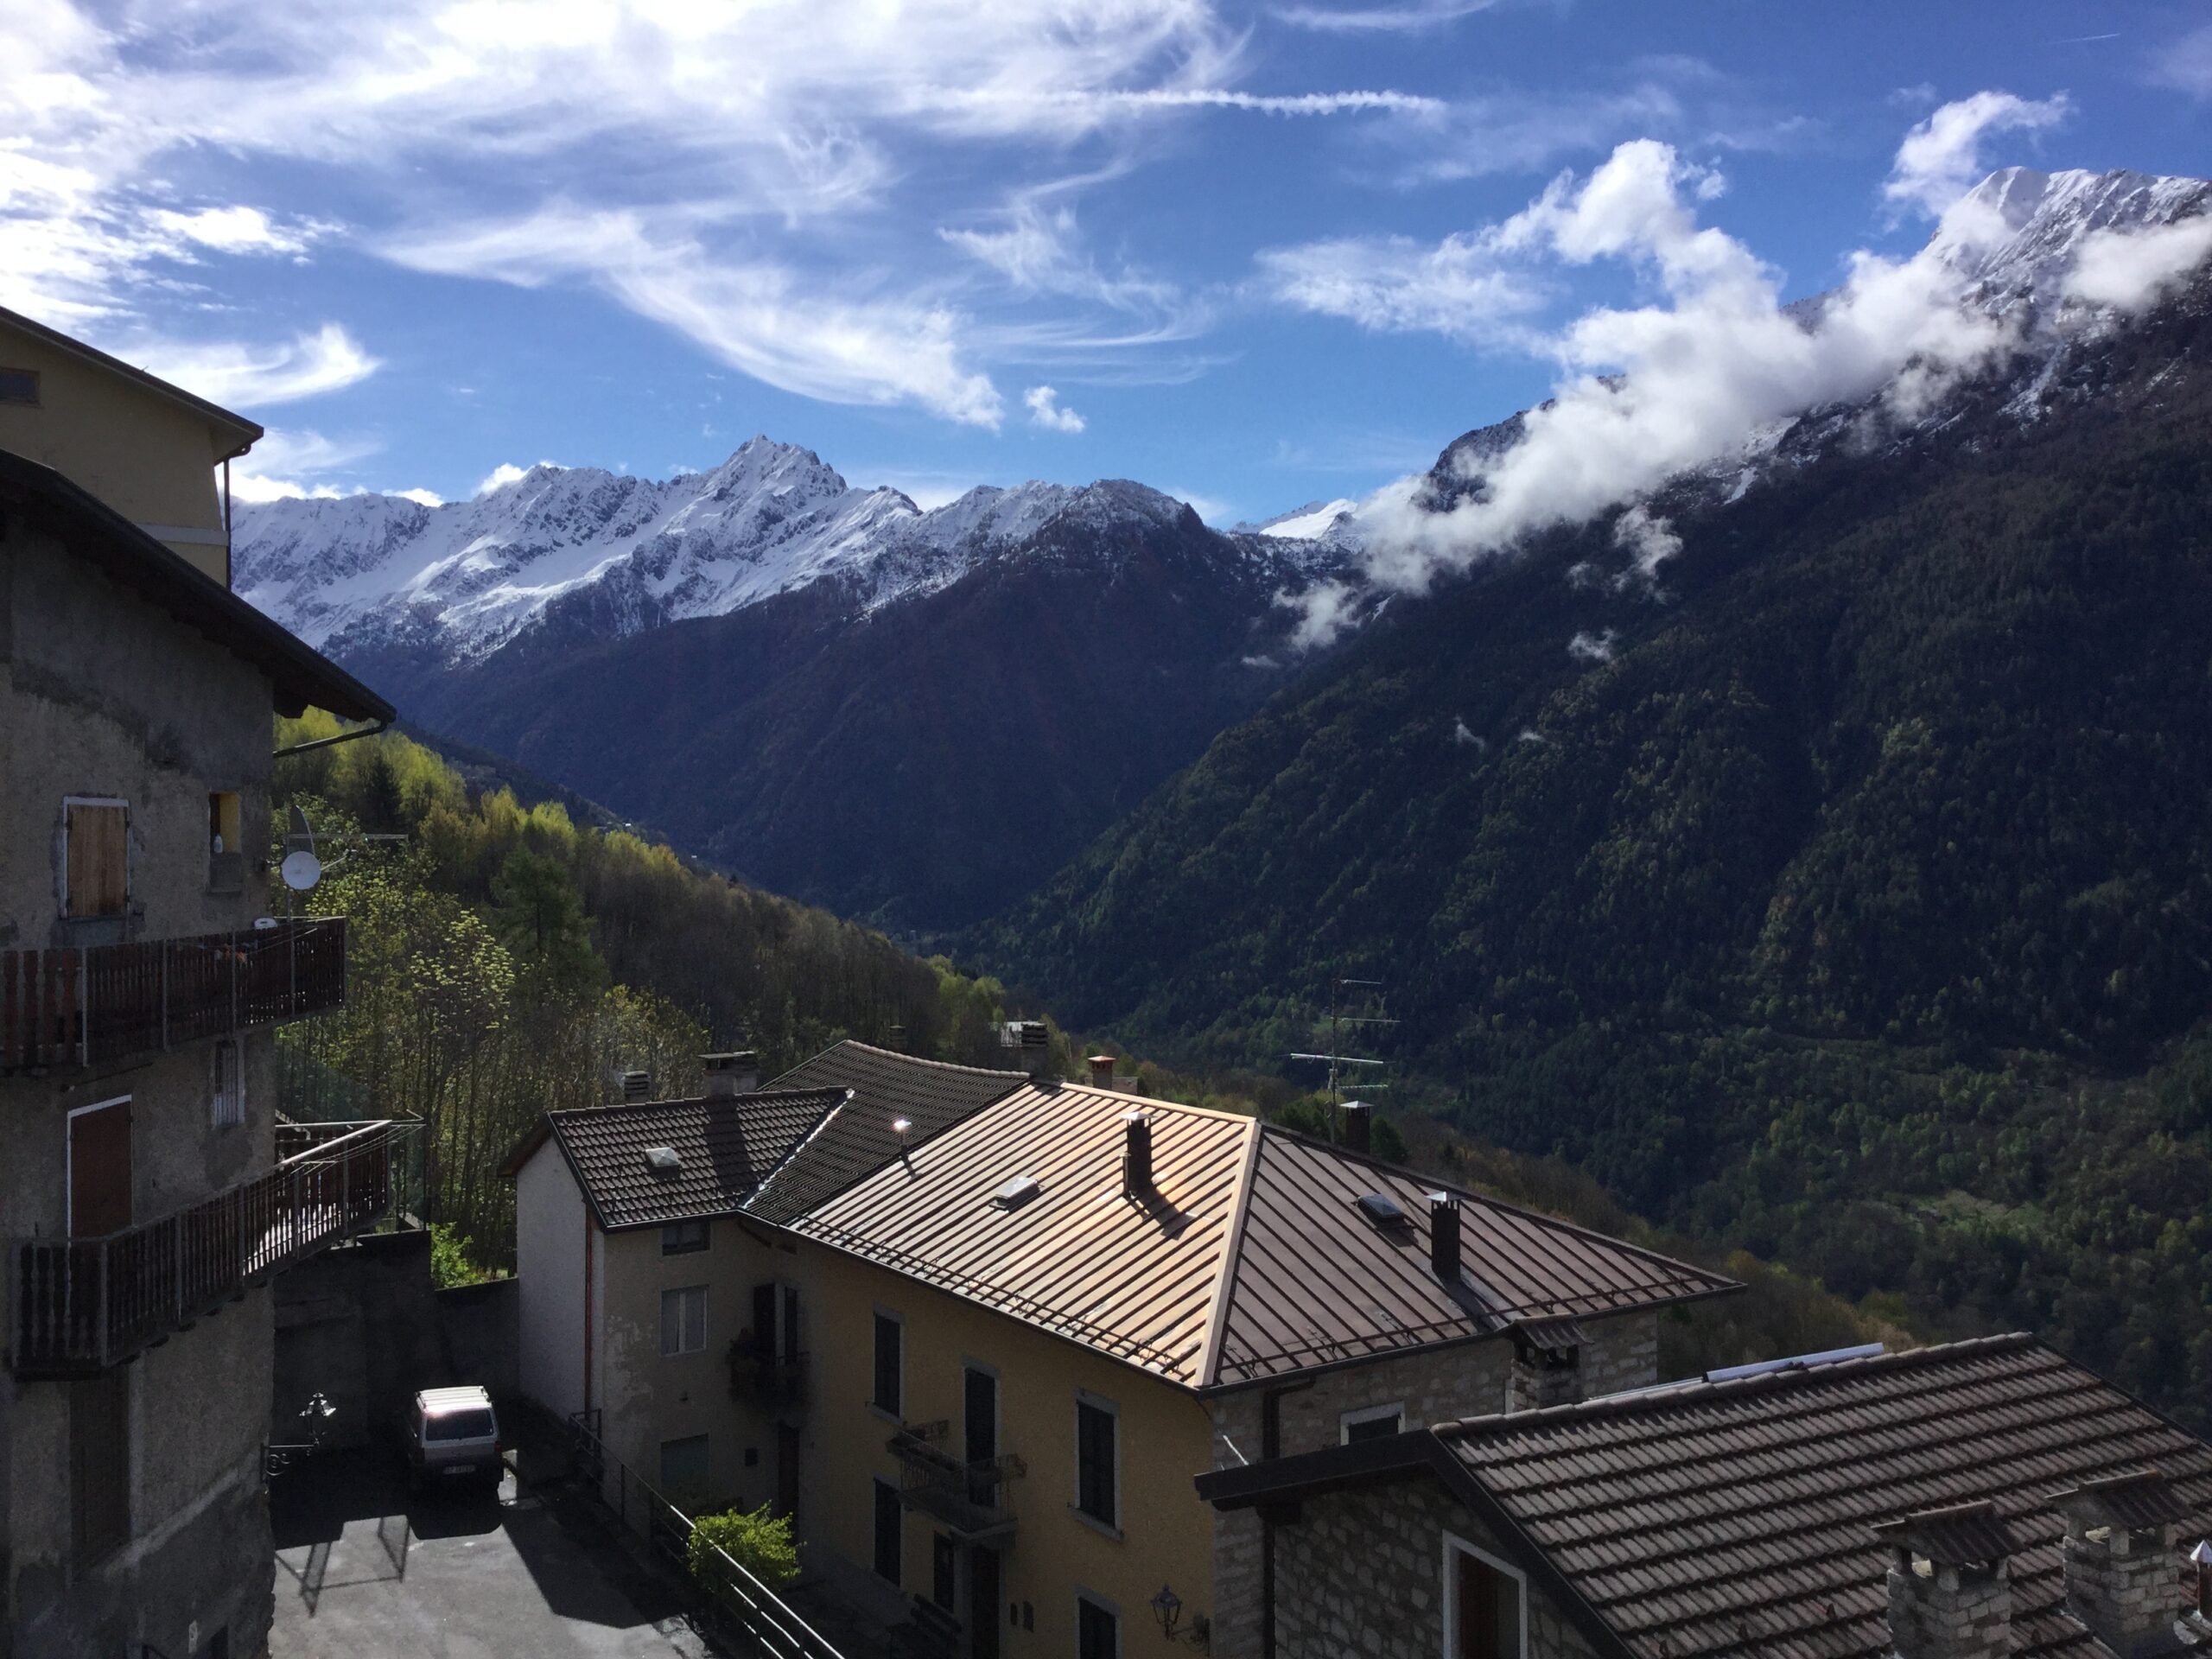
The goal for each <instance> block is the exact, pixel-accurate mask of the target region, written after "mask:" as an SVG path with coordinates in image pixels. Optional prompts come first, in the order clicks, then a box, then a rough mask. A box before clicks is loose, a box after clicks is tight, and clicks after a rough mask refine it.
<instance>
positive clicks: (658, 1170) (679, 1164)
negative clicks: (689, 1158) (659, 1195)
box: [645, 1147, 683, 1175]
mask: <svg viewBox="0 0 2212 1659" xmlns="http://www.w3.org/2000/svg"><path fill="white" fill-rule="evenodd" d="M645 1167H646V1168H647V1169H650V1170H651V1171H652V1173H654V1174H656V1175H673V1174H674V1173H676V1172H677V1170H679V1169H682V1168H683V1155H682V1154H679V1153H678V1152H677V1150H676V1148H675V1147H646V1148H645Z"/></svg>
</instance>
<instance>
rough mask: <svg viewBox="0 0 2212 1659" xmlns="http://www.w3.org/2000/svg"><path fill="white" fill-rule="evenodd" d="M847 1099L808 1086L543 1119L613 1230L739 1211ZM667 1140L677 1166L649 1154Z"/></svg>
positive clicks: (842, 1094) (590, 1199)
mask: <svg viewBox="0 0 2212 1659" xmlns="http://www.w3.org/2000/svg"><path fill="white" fill-rule="evenodd" d="M845 1098H846V1095H845V1091H844V1090H842V1089H805V1090H773V1091H763V1092H761V1093H760V1094H753V1095H738V1096H720V1097H710V1098H705V1099H698V1100H655V1101H645V1102H641V1103H637V1104H634V1105H622V1106H597V1107H593V1108H590V1109H587V1110H583V1111H575V1112H548V1113H547V1114H546V1115H545V1127H546V1128H547V1130H548V1131H549V1132H550V1135H551V1136H552V1138H553V1140H554V1141H555V1142H556V1144H558V1145H559V1147H560V1148H561V1153H562V1155H563V1157H564V1158H566V1159H567V1160H568V1161H569V1169H570V1170H571V1171H572V1172H573V1173H575V1178H576V1185H579V1186H581V1187H582V1189H583V1192H584V1197H585V1198H586V1199H587V1201H588V1202H589V1204H590V1205H591V1207H592V1213H593V1214H594V1216H595V1217H597V1218H598V1221H599V1224H600V1225H601V1226H602V1227H604V1228H606V1229H607V1230H608V1231H610V1232H613V1231H619V1230H621V1229H623V1228H626V1227H651V1226H658V1225H664V1224H667V1223H669V1222H671V1221H685V1220H690V1219H692V1218H694V1217H701V1216H721V1215H731V1214H734V1213H735V1212H736V1211H738V1210H739V1209H740V1208H741V1206H742V1205H743V1204H744V1201H745V1200H746V1198H747V1197H749V1196H750V1195H751V1194H752V1193H753V1191H754V1189H756V1188H757V1187H758V1186H759V1185H760V1183H761V1182H762V1181H763V1180H765V1179H767V1177H768V1176H769V1175H770V1174H771V1173H772V1172H773V1171H774V1170H775V1168H776V1166H777V1165H779V1163H781V1162H782V1161H783V1160H784V1159H785V1157H786V1156H788V1155H789V1154H790V1153H791V1148H792V1147H795V1146H797V1145H798V1143H799V1141H802V1140H803V1139H804V1137H805V1136H806V1135H807V1133H808V1131H809V1130H810V1129H812V1128H814V1126H815V1125H816V1124H817V1123H819V1122H821V1121H822V1119H823V1116H824V1115H825V1114H827V1113H829V1112H830V1111H832V1110H834V1109H836V1108H837V1107H838V1106H840V1105H842V1104H843V1103H844V1101H845ZM659 1147H667V1148H669V1149H670V1150H671V1151H672V1152H673V1153H674V1154H675V1155H676V1163H675V1166H673V1167H670V1168H665V1169H660V1168H656V1167H654V1166H653V1165H652V1163H651V1162H649V1161H648V1160H647V1157H646V1154H647V1153H648V1152H649V1151H652V1150H654V1149H656V1148H659ZM530 1151H531V1148H530V1147H528V1146H525V1147H524V1150H523V1151H522V1152H520V1153H518V1154H517V1157H516V1159H515V1160H513V1162H514V1164H515V1166H519V1164H520V1163H521V1162H522V1161H524V1160H526V1159H527V1158H528V1156H529V1154H530Z"/></svg>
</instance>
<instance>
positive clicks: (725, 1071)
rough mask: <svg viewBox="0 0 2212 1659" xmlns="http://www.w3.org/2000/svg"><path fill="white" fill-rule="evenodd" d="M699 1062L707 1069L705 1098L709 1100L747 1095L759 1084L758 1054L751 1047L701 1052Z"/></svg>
mask: <svg viewBox="0 0 2212 1659" xmlns="http://www.w3.org/2000/svg"><path fill="white" fill-rule="evenodd" d="M699 1063H700V1065H703V1066H704V1067H706V1069H707V1098H708V1099H709V1100H728V1099H731V1098H733V1097H734V1096H738V1095H749V1094H751V1093H752V1092H753V1090H756V1089H758V1088H759V1087H760V1055H759V1054H758V1053H756V1052H753V1050H752V1049H749V1048H741V1049H734V1050H733V1051H731V1052H728V1053H727V1054H702V1055H701V1056H700V1057H699Z"/></svg>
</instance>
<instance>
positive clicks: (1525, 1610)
mask: <svg viewBox="0 0 2212 1659" xmlns="http://www.w3.org/2000/svg"><path fill="white" fill-rule="evenodd" d="M1455 1554H1459V1555H1471V1556H1473V1557H1474V1558H1475V1559H1476V1560H1478V1561H1480V1562H1481V1563H1482V1564H1483V1565H1484V1567H1488V1568H1490V1569H1491V1572H1493V1573H1497V1574H1498V1576H1499V1577H1501V1578H1503V1579H1506V1580H1510V1582H1511V1583H1512V1586H1513V1593H1514V1595H1515V1596H1516V1598H1517V1599H1518V1600H1519V1603H1520V1608H1521V1617H1520V1618H1519V1620H1518V1621H1517V1623H1518V1624H1519V1627H1520V1631H1521V1643H1520V1650H1519V1652H1518V1653H1517V1654H1516V1656H1515V1659H1529V1575H1528V1574H1527V1573H1524V1572H1522V1570H1521V1569H1520V1568H1519V1567H1516V1566H1514V1565H1513V1563H1512V1562H1510V1561H1507V1560H1500V1559H1499V1558H1498V1557H1497V1556H1496V1555H1493V1554H1491V1552H1490V1551H1488V1550H1486V1549H1484V1548H1482V1547H1481V1546H1480V1545H1479V1544H1471V1543H1469V1542H1468V1541H1466V1540H1465V1538H1462V1537H1460V1536H1459V1534H1457V1533H1454V1532H1446V1534H1445V1535H1444V1548H1443V1569H1444V1585H1443V1589H1444V1595H1443V1598H1442V1602H1441V1607H1442V1611H1443V1614H1444V1618H1443V1625H1444V1646H1443V1648H1442V1649H1441V1652H1442V1654H1443V1659H1459V1562H1457V1561H1456V1560H1452V1557H1453V1555H1455Z"/></svg>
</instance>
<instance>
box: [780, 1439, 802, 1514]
mask: <svg viewBox="0 0 2212 1659" xmlns="http://www.w3.org/2000/svg"><path fill="white" fill-rule="evenodd" d="M776 1513H777V1514H778V1515H790V1516H795V1515H797V1514H798V1429H797V1428H795V1427H792V1426H791V1424H789V1423H778V1424H777V1425H776Z"/></svg>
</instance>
